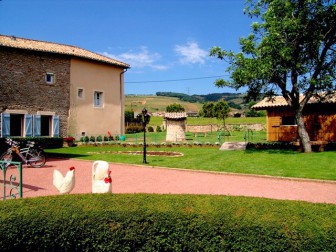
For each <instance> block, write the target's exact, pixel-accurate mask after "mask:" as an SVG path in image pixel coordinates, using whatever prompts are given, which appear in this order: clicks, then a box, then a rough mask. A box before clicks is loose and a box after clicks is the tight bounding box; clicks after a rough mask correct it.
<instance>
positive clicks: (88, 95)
mask: <svg viewBox="0 0 336 252" xmlns="http://www.w3.org/2000/svg"><path fill="white" fill-rule="evenodd" d="M123 70H124V69H122V68H118V67H113V66H111V65H107V64H103V63H101V64H100V63H97V62H94V63H93V62H92V61H85V60H81V59H76V58H75V59H71V67H70V72H71V74H70V76H71V78H70V86H71V91H70V116H69V128H68V132H69V135H72V136H75V137H76V138H79V137H80V136H81V135H82V132H85V135H87V136H98V135H101V136H104V135H107V132H108V131H109V132H110V133H111V134H113V135H115V134H116V135H119V134H123V133H124V132H123V131H124V86H123V85H124V84H123V78H124V76H123V74H122V75H121V77H122V81H120V74H121V73H122V72H123ZM79 88H81V89H83V97H82V98H79V97H78V94H77V92H78V89H79ZM95 91H99V92H103V106H102V107H101V108H95V107H94V92H95Z"/></svg>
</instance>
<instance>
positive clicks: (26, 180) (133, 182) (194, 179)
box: [23, 159, 336, 204]
mask: <svg viewBox="0 0 336 252" xmlns="http://www.w3.org/2000/svg"><path fill="white" fill-rule="evenodd" d="M92 163H93V162H92V161H83V160H77V159H48V160H47V163H46V166H45V167H43V168H31V167H29V166H28V167H27V166H25V165H24V166H23V198H28V197H37V196H46V195H57V194H58V191H57V190H56V188H55V187H54V186H53V184H52V176H53V171H54V169H58V170H60V171H61V172H62V173H63V174H65V173H66V172H67V171H68V168H69V167H70V166H75V167H76V185H75V188H74V190H73V191H72V192H71V194H77V193H90V192H91V165H92ZM110 168H111V170H112V192H113V193H158V194H211V195H231V196H249V197H264V198H272V199H287V200H302V201H308V202H316V203H331V204H336V181H327V182H326V181H318V180H304V179H286V178H274V177H267V176H253V175H236V174H226V173H214V172H200V171H191V170H181V169H169V168H157V167H150V166H140V165H128V164H115V163H110Z"/></svg>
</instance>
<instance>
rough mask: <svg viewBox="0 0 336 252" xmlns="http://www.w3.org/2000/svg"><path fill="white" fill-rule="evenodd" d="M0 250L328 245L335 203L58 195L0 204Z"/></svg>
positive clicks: (334, 244)
mask: <svg viewBox="0 0 336 252" xmlns="http://www.w3.org/2000/svg"><path fill="white" fill-rule="evenodd" d="M0 212H1V215H0V247H1V249H2V251H334V249H335V248H336V239H335V234H336V206H335V205H327V204H311V203H305V202H294V201H277V200H269V199H260V198H245V197H225V196H198V195H146V194H132V195H120V194H118V195H114V194H108V195H92V194H87V195H85V194H81V195H63V196H52V197H40V198H33V199H18V200H7V201H4V202H1V204H0Z"/></svg>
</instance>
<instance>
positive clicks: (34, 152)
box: [0, 138, 46, 168]
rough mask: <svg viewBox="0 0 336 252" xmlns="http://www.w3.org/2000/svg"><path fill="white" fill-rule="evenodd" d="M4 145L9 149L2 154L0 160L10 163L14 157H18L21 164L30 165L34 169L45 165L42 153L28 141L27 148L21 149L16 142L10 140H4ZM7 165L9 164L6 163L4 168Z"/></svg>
mask: <svg viewBox="0 0 336 252" xmlns="http://www.w3.org/2000/svg"><path fill="white" fill-rule="evenodd" d="M6 143H7V144H8V145H9V148H8V149H7V151H5V152H4V154H2V156H1V157H0V160H2V161H8V162H10V161H12V159H13V157H14V156H18V157H19V158H20V159H21V160H22V162H23V163H25V164H26V165H28V164H30V165H31V166H32V167H34V168H40V167H42V166H44V164H45V163H46V157H45V153H44V151H43V150H42V149H40V148H39V147H37V146H35V142H30V141H28V142H27V146H26V147H25V148H21V149H20V147H19V144H18V142H16V141H14V140H13V139H11V138H6ZM9 165H10V163H6V167H8V166H9Z"/></svg>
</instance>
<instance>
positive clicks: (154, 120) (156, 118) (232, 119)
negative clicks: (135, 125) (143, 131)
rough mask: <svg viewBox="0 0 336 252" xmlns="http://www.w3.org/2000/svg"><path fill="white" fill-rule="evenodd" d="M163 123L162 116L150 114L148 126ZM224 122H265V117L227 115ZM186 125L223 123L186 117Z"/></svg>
mask: <svg viewBox="0 0 336 252" xmlns="http://www.w3.org/2000/svg"><path fill="white" fill-rule="evenodd" d="M162 123H163V117H161V116H152V117H151V118H150V122H149V126H152V127H154V128H156V126H157V125H159V126H161V125H162ZM225 123H226V124H255V123H258V124H264V125H265V124H266V117H239V118H238V117H228V118H226V120H225ZM187 124H188V125H208V124H223V122H222V121H218V120H217V119H216V118H205V117H188V118H187Z"/></svg>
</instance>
